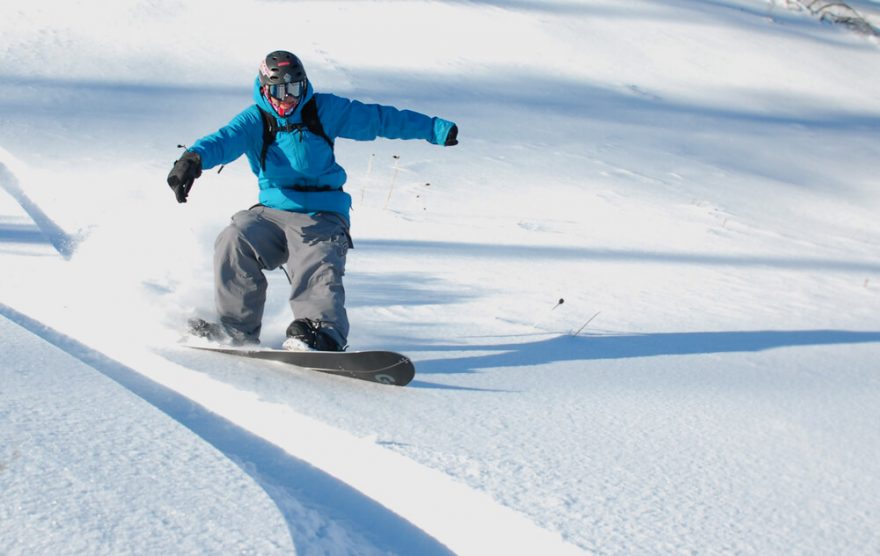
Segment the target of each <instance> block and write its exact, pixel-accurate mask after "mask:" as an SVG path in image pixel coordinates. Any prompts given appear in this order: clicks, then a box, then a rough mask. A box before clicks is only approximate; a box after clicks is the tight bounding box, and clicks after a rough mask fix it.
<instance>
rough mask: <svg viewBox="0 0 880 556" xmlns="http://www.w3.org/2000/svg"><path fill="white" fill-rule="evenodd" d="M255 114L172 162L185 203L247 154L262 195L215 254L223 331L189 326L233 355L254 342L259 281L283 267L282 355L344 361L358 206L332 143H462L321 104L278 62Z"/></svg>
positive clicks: (393, 114)
mask: <svg viewBox="0 0 880 556" xmlns="http://www.w3.org/2000/svg"><path fill="white" fill-rule="evenodd" d="M253 98H254V102H255V104H253V105H251V106H249V107H247V108H246V109H244V110H243V111H242V112H241V113H239V114H238V115H237V116H235V117H234V118H233V119H232V121H230V122H229V124H227V125H226V126H224V127H222V128H221V129H219V130H218V131H217V132H215V133H212V134H210V135H207V136H205V137H202V138H201V139H199V140H197V141H196V142H195V143H193V144H192V146H191V147H189V148H188V149H187V150H186V151H185V152H184V153H183V155H182V156H181V157H180V159H178V160H177V161H176V162H175V163H174V167H173V168H172V170H171V172H170V173H169V174H168V180H167V181H168V185H169V186H170V187H171V188H172V190H174V193H175V195H176V197H177V201H178V202H181V203H184V202H186V199H187V195H188V194H189V191H190V189H191V188H192V185H193V182H194V181H195V179H196V178H198V177H199V176H200V175H201V173H202V171H203V170H207V169H210V168H212V167H215V166H218V165H221V164H226V163H229V162H232V161H233V160H236V159H237V158H239V157H240V156H241V155H243V154H244V155H246V156H247V158H248V161H249V162H250V166H251V170H252V171H253V173H254V174H255V175H256V176H257V181H258V184H259V188H260V193H259V204H257V205H255V206H253V207H251V208H250V209H248V210H243V211H240V212H238V213H236V214H235V215H233V216H232V222H231V223H230V224H229V226H227V227H226V228H225V229H224V230H223V231H222V232H220V235H219V236H218V237H217V240H216V242H215V244H214V286H215V305H216V309H217V313H218V315H219V322H207V321H205V320H203V319H193V320H192V321H190V331H191V332H192V333H193V334H194V335H197V336H202V337H205V338H208V339H209V340H213V341H222V342H225V343H230V344H233V345H247V344H257V343H259V337H260V330H261V326H262V317H263V307H264V304H265V301H266V288H267V281H266V278H265V276H264V275H263V271H264V270H271V269H275V268H278V267H279V266H281V265H282V264H284V263H287V265H288V268H289V269H290V271H291V272H290V279H291V292H290V306H291V309H292V310H293V315H294V317H295V320H294V321H293V322H292V323H291V324H290V326H288V328H287V331H286V335H287V339H286V340H285V341H284V344H283V347H284V348H285V349H289V350H321V351H342V350H344V349H345V347H346V345H347V339H348V332H349V323H348V317H347V315H346V311H345V305H344V304H345V290H344V289H343V285H342V277H343V274H344V273H345V257H346V253H347V251H348V249H349V248H351V247H353V245H352V242H351V236H350V235H349V209H350V207H351V196H350V195H349V194H348V193H346V192H344V191H343V189H342V186H343V184H344V183H345V181H346V174H345V170H344V169H343V168H342V167H341V166H340V165H339V164H338V163H337V162H336V159H335V157H334V151H333V142H334V140H335V139H336V138H338V137H342V138H346V139H356V140H361V141H369V140H373V139H376V138H377V137H385V138H389V139H424V140H426V141H428V142H430V143H433V144H437V145H445V146H451V145H456V144H457V143H458V140H457V136H458V127H457V126H456V125H455V124H454V123H453V122H450V121H447V120H444V119H441V118H436V117H435V118H432V117H429V116H426V115H424V114H420V113H417V112H413V111H410V110H398V109H397V108H394V107H391V106H382V105H378V104H364V103H361V102H359V101H356V100H349V99H346V98H342V97H339V96H336V95H332V94H326V93H316V92H315V91H314V89H313V88H312V83H311V82H310V81H309V79H308V78H307V77H306V71H305V68H304V67H303V65H302V62H301V61H300V60H299V58H297V57H296V56H295V55H293V54H291V53H290V52H286V51H283V50H279V51H275V52H271V53H270V54H268V55H267V56H266V58H265V60H263V62H262V63H261V64H260V68H259V73H258V75H257V77H256V79H255V81H254V89H253Z"/></svg>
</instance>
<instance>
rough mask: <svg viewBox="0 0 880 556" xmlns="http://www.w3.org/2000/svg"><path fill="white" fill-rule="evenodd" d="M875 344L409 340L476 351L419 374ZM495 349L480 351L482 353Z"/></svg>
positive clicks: (843, 336)
mask: <svg viewBox="0 0 880 556" xmlns="http://www.w3.org/2000/svg"><path fill="white" fill-rule="evenodd" d="M864 343H880V332H871V331H869V332H859V331H849V330H756V331H737V332H666V333H655V334H629V335H619V336H570V335H566V336H556V337H553V338H548V339H545V340H540V341H536V342H525V343H516V344H481V345H468V346H462V345H448V346H433V345H411V346H407V349H409V350H412V351H425V352H431V351H434V352H438V351H439V352H466V351H480V352H482V353H483V354H481V355H474V356H464V357H459V358H443V359H435V360H424V361H417V362H416V364H417V366H418V369H419V372H423V373H467V372H472V371H476V370H479V369H487V368H496V367H525V366H532V365H545V364H548V363H556V362H561V361H596V360H608V359H630V358H637V357H657V356H663V355H703V354H713V353H737V352H740V353H741V352H758V351H764V350H768V349H775V348H783V347H798V346H820V345H840V344H864ZM487 351H490V352H495V353H490V354H485V352H487Z"/></svg>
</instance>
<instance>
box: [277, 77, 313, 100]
mask: <svg viewBox="0 0 880 556" xmlns="http://www.w3.org/2000/svg"><path fill="white" fill-rule="evenodd" d="M267 87H268V93H269V96H271V97H272V98H275V99H278V100H284V99H285V98H287V97H289V96H292V97H294V98H300V97H301V96H303V94H304V93H305V91H306V82H305V81H294V82H292V83H281V84H278V85H268V86H267Z"/></svg>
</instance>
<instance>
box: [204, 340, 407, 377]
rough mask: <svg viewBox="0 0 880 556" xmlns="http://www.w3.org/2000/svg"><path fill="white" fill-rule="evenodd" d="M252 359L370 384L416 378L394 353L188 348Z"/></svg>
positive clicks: (401, 358) (402, 358)
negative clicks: (364, 381) (274, 362)
mask: <svg viewBox="0 0 880 556" xmlns="http://www.w3.org/2000/svg"><path fill="white" fill-rule="evenodd" d="M187 347H190V348H193V349H201V350H205V351H213V352H218V353H226V354H229V355H235V356H238V357H247V358H250V359H264V360H268V361H279V362H281V363H287V364H289V365H293V366H294V367H298V368H300V369H307V370H311V371H318V372H320V373H328V374H332V375H338V376H345V377H349V378H357V379H360V380H366V381H368V382H378V383H379V384H389V385H393V386H406V385H407V384H409V382H410V381H411V380H412V379H413V377H414V376H415V374H416V369H415V366H413V363H412V361H410V359H409V357H407V356H405V355H401V354H400V353H395V352H393V351H287V350H283V349H245V348H232V347H221V346H193V345H191V346H187Z"/></svg>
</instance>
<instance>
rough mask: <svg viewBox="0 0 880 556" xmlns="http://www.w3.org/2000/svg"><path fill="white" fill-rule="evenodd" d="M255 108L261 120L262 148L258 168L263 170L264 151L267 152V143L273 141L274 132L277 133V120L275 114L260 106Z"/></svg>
mask: <svg viewBox="0 0 880 556" xmlns="http://www.w3.org/2000/svg"><path fill="white" fill-rule="evenodd" d="M257 108H258V110H259V111H260V119H262V120H263V149H262V150H261V151H260V168H262V169H263V170H265V169H266V153H267V152H269V145H271V144H272V143H274V142H275V134H276V133H278V122H277V121H275V116H273V115H272V114H269V113H268V112H266V111H265V110H263V109H262V108H259V107H257Z"/></svg>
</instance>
